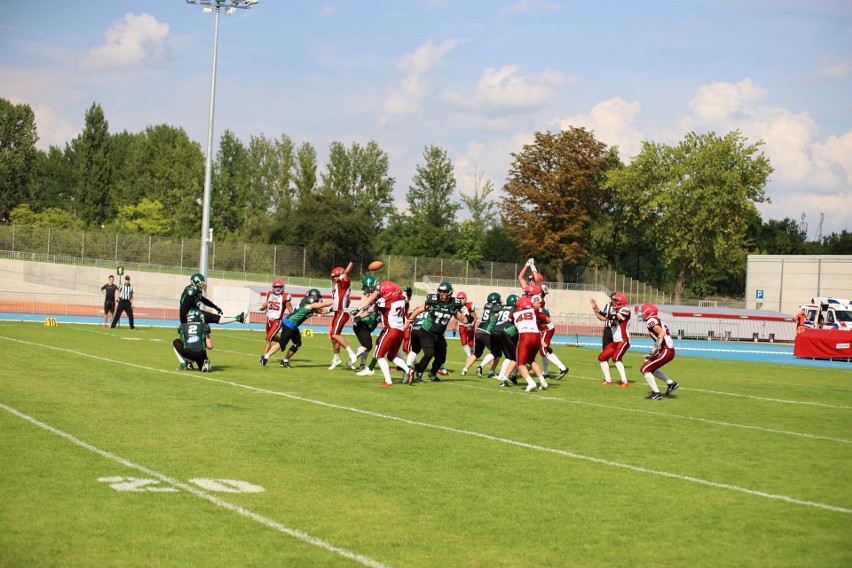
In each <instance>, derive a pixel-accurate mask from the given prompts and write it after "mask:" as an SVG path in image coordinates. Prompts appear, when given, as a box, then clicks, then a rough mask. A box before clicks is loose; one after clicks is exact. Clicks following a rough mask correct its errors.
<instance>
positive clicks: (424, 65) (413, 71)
mask: <svg viewBox="0 0 852 568" xmlns="http://www.w3.org/2000/svg"><path fill="white" fill-rule="evenodd" d="M462 41H463V40H458V39H448V40H446V41H444V42H443V43H441V44H440V45H435V44H434V43H432V41H427V42H426V43H424V44H423V45H421V46H420V47H418V48H417V49H416V50H414V51H413V52H412V53H407V54H405V55H403V56H402V57H400V58H399V60H398V61H397V68H398V69H400V70H401V71H403V72H404V76H403V77H402V79H401V80H400V82H399V84H398V85H397V86H395V87H393V88H392V89H391V92H390V94H389V95H388V97H387V98H386V99H385V104H384V110H385V112H386V113H387V114H390V115H411V114H416V113H417V112H418V111H419V110H420V105H421V101H422V100H423V98H424V97H425V96H426V95H427V93H429V92H430V91H431V88H430V87H429V84H428V82H427V81H425V80H424V76H425V75H427V74H428V73H429V72H430V71H432V70H433V69H435V68H436V67H438V66H439V65H440V63H441V60H442V59H443V58H444V55H446V54H447V53H449V52H450V51H452V50H453V49H455V47H456V46H458V45H459V44H460V43H462Z"/></svg>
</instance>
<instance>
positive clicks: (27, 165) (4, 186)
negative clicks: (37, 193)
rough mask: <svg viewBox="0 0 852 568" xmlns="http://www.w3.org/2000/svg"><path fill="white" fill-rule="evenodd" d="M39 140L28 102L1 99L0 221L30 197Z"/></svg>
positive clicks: (33, 115) (33, 116)
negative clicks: (14, 103)
mask: <svg viewBox="0 0 852 568" xmlns="http://www.w3.org/2000/svg"><path fill="white" fill-rule="evenodd" d="M37 141H38V135H37V134H36V126H35V114H34V113H33V110H32V109H31V108H30V107H29V105H23V104H21V105H13V104H12V103H10V102H9V101H7V100H6V99H0V220H6V219H9V214H10V213H11V212H12V209H14V208H15V207H17V206H18V205H20V204H22V203H24V202H25V201H26V200H27V198H28V197H29V196H30V180H31V179H32V178H33V175H34V171H33V168H34V164H35V160H36V155H37V150H36V148H35V144H36V142H37Z"/></svg>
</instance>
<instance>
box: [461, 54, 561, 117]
mask: <svg viewBox="0 0 852 568" xmlns="http://www.w3.org/2000/svg"><path fill="white" fill-rule="evenodd" d="M565 82H566V79H565V76H564V75H563V74H562V73H560V72H559V71H547V70H546V71H544V72H543V73H541V74H540V75H528V76H524V75H520V74H518V66H517V65H504V66H503V67H501V68H500V69H494V68H493V67H489V68H488V69H486V70H485V72H484V73H483V74H482V77H480V79H479V81H478V82H477V84H476V87H474V90H473V93H469V94H468V93H458V92H448V93H447V94H446V95H445V96H444V98H445V99H446V100H447V101H448V102H450V103H452V104H453V105H454V106H456V107H457V108H460V109H464V110H472V111H477V112H483V113H505V112H516V111H522V110H530V109H535V108H540V107H542V106H546V105H548V104H550V103H551V102H552V101H553V99H554V98H555V96H556V87H557V86H559V85H561V84H563V83H565Z"/></svg>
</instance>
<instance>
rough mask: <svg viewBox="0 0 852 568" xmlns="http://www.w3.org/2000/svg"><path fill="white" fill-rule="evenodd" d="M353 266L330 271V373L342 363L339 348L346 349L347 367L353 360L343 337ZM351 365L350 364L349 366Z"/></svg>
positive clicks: (352, 355) (353, 357)
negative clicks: (350, 274)
mask: <svg viewBox="0 0 852 568" xmlns="http://www.w3.org/2000/svg"><path fill="white" fill-rule="evenodd" d="M353 266H354V264H353V263H352V262H350V263H349V264H347V265H346V268H343V267H342V266H338V267H336V268H334V269H333V270H332V271H331V310H330V311H331V313H332V314H333V317H332V320H331V326H330V327H329V328H328V337H329V339H331V350H332V352H333V355H332V358H331V365H329V366H328V370H329V371H331V370H333V369H335V368H336V367H337V366H338V365H340V364H341V363H342V362H343V361H342V360H341V359H340V348H341V347H343V348H344V349H346V353H347V354H348V355H349V358H348V359H347V361H349V363H347V365H348V366H349V368H352V365H353V364H354V360H355V352H354V351H352V348H351V347H349V342H348V341H346V338H345V337H343V328H344V327H345V326H346V322H348V321H349V312H347V311H346V310H347V309H348V308H349V294H350V292H351V291H352V281H351V280H350V278H349V273H350V272H351V271H352V267H353ZM350 363H351V364H350Z"/></svg>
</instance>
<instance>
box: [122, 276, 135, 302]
mask: <svg viewBox="0 0 852 568" xmlns="http://www.w3.org/2000/svg"><path fill="white" fill-rule="evenodd" d="M118 299H119V300H132V299H133V285H132V284H128V283H127V281H126V280H125V282H124V284H122V285H121V286H119V287H118Z"/></svg>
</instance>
